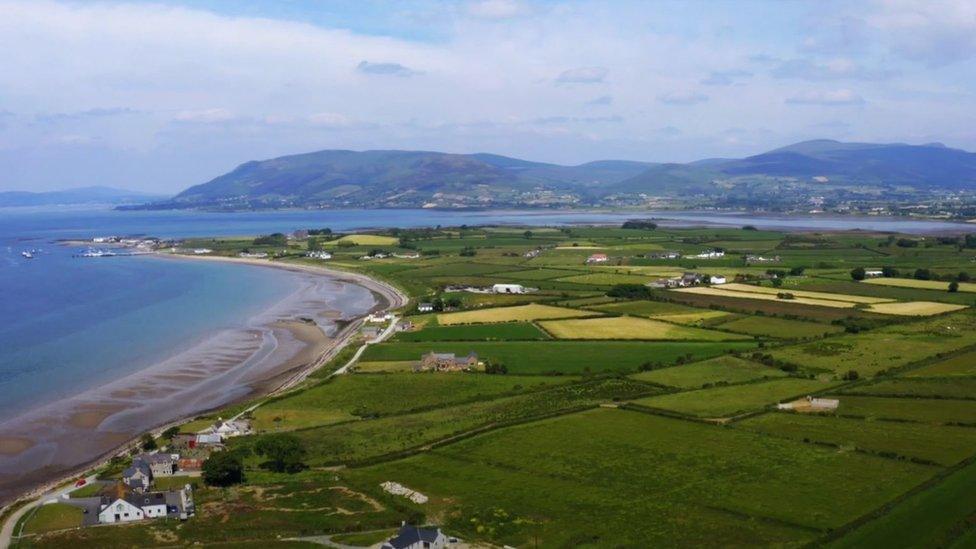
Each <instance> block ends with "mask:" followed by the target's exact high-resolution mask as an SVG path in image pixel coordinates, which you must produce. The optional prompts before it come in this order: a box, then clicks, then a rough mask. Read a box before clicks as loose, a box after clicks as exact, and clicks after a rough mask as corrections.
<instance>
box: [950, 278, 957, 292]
mask: <svg viewBox="0 0 976 549" xmlns="http://www.w3.org/2000/svg"><path fill="white" fill-rule="evenodd" d="M949 291H950V292H951V293H956V292H958V291H959V283H958V282H956V281H955V280H953V281H952V282H950V283H949Z"/></svg>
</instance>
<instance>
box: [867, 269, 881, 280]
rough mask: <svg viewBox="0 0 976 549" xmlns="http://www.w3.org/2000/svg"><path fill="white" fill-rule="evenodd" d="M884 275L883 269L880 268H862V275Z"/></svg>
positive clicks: (874, 276)
mask: <svg viewBox="0 0 976 549" xmlns="http://www.w3.org/2000/svg"><path fill="white" fill-rule="evenodd" d="M882 275H884V271H882V270H881V269H864V276H866V277H868V278H877V277H879V276H882Z"/></svg>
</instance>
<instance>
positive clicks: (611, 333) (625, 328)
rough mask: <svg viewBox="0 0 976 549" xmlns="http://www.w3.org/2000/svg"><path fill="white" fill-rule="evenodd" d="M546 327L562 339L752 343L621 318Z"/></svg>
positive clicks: (720, 334)
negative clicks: (683, 340) (690, 340)
mask: <svg viewBox="0 0 976 549" xmlns="http://www.w3.org/2000/svg"><path fill="white" fill-rule="evenodd" d="M540 324H541V325H542V327H543V328H544V329H545V330H546V331H547V332H549V333H550V334H552V335H553V336H555V337H557V338H559V339H694V340H702V341H726V340H735V339H749V337H748V336H742V335H737V334H728V333H724V332H716V331H713V330H702V329H700V328H691V327H688V326H677V325H675V324H669V323H667V322H661V321H658V320H651V319H647V318H638V317H632V316H618V317H610V318H586V319H579V320H556V321H548V322H540Z"/></svg>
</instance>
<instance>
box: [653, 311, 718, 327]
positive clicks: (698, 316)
mask: <svg viewBox="0 0 976 549" xmlns="http://www.w3.org/2000/svg"><path fill="white" fill-rule="evenodd" d="M731 314H732V313H729V312H726V311H699V312H694V313H670V314H663V315H653V318H657V319H660V320H667V321H668V322H677V323H678V324H695V323H697V322H701V321H703V320H711V319H713V318H720V317H723V316H729V315H731Z"/></svg>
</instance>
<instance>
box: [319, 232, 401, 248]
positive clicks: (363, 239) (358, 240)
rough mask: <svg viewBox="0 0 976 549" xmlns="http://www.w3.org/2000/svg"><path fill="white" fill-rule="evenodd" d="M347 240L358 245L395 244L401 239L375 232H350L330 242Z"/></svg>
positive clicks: (346, 241)
mask: <svg viewBox="0 0 976 549" xmlns="http://www.w3.org/2000/svg"><path fill="white" fill-rule="evenodd" d="M340 242H345V243H349V244H354V245H356V246H394V245H396V244H397V243H398V242H399V239H397V238H394V237H392V236H380V235H375V234H350V235H346V236H344V237H342V238H340V239H338V240H333V241H332V242H329V244H333V243H336V244H338V243H340Z"/></svg>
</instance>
